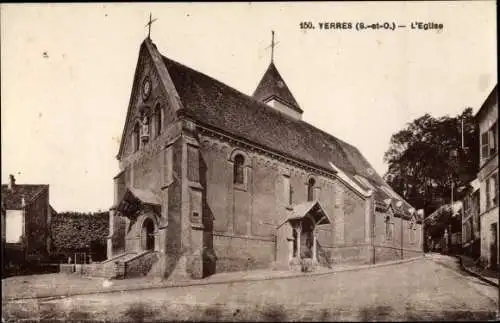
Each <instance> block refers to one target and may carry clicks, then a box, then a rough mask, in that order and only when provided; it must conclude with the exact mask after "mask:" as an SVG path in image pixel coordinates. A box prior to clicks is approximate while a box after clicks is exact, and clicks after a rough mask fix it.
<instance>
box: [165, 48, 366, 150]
mask: <svg viewBox="0 0 500 323" xmlns="http://www.w3.org/2000/svg"><path fill="white" fill-rule="evenodd" d="M162 56H163V57H164V58H165V59H167V60H169V61H171V62H173V63H175V64H178V65H180V66H182V67H185V68H188V69H190V70H191V71H193V72H195V73H198V74H201V75H203V76H205V77H207V78H209V79H211V80H213V81H215V82H217V83H219V84H222V85H224V86H225V87H227V88H229V89H231V90H233V91H235V92H238V93H239V94H243V95H245V96H246V98H248V99H250V100H252V101H253V102H255V103H257V104H258V105H259V106H261V107H262V108H265V109H266V111H269V112H272V113H275V114H279V115H280V116H281V115H284V116H287V115H286V114H284V113H281V112H279V111H277V110H276V109H273V108H272V107H270V106H268V105H267V104H265V103H264V102H262V101H259V100H257V99H255V98H254V97H252V96H250V95H248V94H246V93H244V92H242V91H240V90H238V89H236V88H234V87H232V86H231V85H228V84H226V83H224V82H222V81H219V80H217V79H215V78H214V77H212V76H210V75H207V74H205V73H203V72H200V71H198V70H195V69H193V68H191V67H189V66H187V65H184V64H182V63H179V62H178V61H176V60H173V59H171V58H168V57H166V56H164V55H162ZM167 70H168V68H167ZM288 119H289V120H290V121H293V122H297V123H302V124H305V125H307V126H309V127H311V128H314V130H317V131H320V132H321V133H322V134H323V135H326V136H329V137H332V138H334V139H336V140H338V141H340V142H341V143H342V144H345V145H347V146H350V147H352V148H354V149H357V148H356V147H355V146H353V145H351V144H349V143H347V142H346V141H344V140H342V139H339V138H338V137H336V136H334V135H332V134H330V133H328V132H326V131H325V130H322V129H320V128H318V127H317V126H314V125H312V124H311V123H309V122H307V121H304V120H301V119H295V118H290V117H289V118H288Z"/></svg>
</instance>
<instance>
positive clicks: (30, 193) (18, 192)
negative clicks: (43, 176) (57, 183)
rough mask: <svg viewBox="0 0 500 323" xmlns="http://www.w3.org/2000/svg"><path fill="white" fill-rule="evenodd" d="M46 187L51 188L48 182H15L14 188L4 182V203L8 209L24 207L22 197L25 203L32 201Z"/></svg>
mask: <svg viewBox="0 0 500 323" xmlns="http://www.w3.org/2000/svg"><path fill="white" fill-rule="evenodd" d="M44 189H47V190H48V189H49V185H46V184H39V185H38V184H15V185H14V186H13V188H12V189H9V186H8V185H6V184H2V200H3V201H2V203H3V204H4V205H3V206H4V208H5V209H6V210H20V209H22V199H23V197H24V202H25V204H28V203H30V202H31V201H32V200H33V199H34V198H35V197H36V196H37V195H38V194H39V193H40V192H42V191H43V190H44Z"/></svg>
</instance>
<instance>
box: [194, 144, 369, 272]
mask: <svg viewBox="0 0 500 323" xmlns="http://www.w3.org/2000/svg"><path fill="white" fill-rule="evenodd" d="M200 143H201V144H200V151H201V163H200V167H201V168H200V169H201V172H200V173H201V181H202V182H203V183H204V184H205V193H204V194H205V197H204V198H205V201H206V202H205V205H204V213H205V216H207V217H208V218H209V219H212V221H213V223H212V227H213V231H214V232H215V236H217V237H218V238H214V246H215V248H217V249H218V250H216V254H217V257H218V261H217V271H221V270H226V269H231V268H245V267H247V266H249V265H248V262H249V261H248V260H245V257H237V258H232V257H231V256H227V255H226V252H223V251H224V248H226V246H229V245H231V244H230V243H228V242H223V241H229V240H232V241H235V242H234V244H236V245H237V244H240V243H241V242H239V241H237V240H241V239H243V240H249V239H254V238H258V237H261V238H265V239H272V240H274V239H275V236H276V228H277V226H278V225H279V224H280V223H281V222H282V221H284V219H286V217H287V214H288V212H289V209H290V206H293V205H297V204H300V203H303V202H306V201H307V183H308V181H309V179H310V178H313V179H314V181H315V186H314V198H315V199H318V200H319V202H320V203H321V205H322V206H323V208H324V209H325V212H326V213H327V214H328V216H329V218H330V221H331V223H330V224H325V225H322V226H320V227H318V243H319V244H321V245H322V246H323V247H324V248H333V247H334V246H337V245H346V246H351V245H354V244H363V243H364V241H365V204H364V199H363V198H362V197H360V196H359V195H357V194H356V193H355V192H354V191H352V190H351V189H350V188H349V187H347V186H346V185H345V184H343V183H342V182H341V181H340V180H338V179H335V178H329V177H325V176H323V175H322V174H321V173H318V172H315V171H314V170H312V169H306V168H303V167H299V166H297V165H292V164H289V163H287V162H285V161H284V160H278V159H276V158H274V157H271V156H266V155H263V154H262V153H258V152H255V151H249V150H245V149H244V148H242V147H241V146H239V145H235V144H234V143H231V142H229V141H227V140H221V139H215V138H212V137H208V136H201V137H200ZM238 154H241V155H242V156H243V157H244V159H245V162H244V165H245V167H244V169H245V176H244V178H245V180H244V183H243V184H233V165H234V164H233V160H232V159H233V158H234V156H236V155H238ZM288 183H289V187H286V186H287V185H288ZM290 188H291V193H290V191H289V189H290ZM338 192H341V193H340V194H339V193H338ZM290 195H291V196H290ZM337 195H339V196H337ZM289 202H291V205H290V203H289ZM221 237H224V238H221ZM216 241H217V242H216ZM227 248H229V247H227ZM245 248H248V247H245ZM269 248H270V250H272V252H271V257H267V258H266V261H268V262H269V263H268V266H270V265H271V263H272V262H273V261H274V260H275V259H274V258H273V257H274V251H273V250H274V249H272V248H271V247H269ZM274 248H275V247H274ZM241 250H245V249H241ZM346 250H350V251H342V252H340V251H339V252H336V256H337V257H338V258H339V259H344V258H345V259H354V261H359V258H360V257H364V256H365V255H364V253H363V252H360V251H359V250H357V249H356V248H347V249H346ZM260 253H264V251H260ZM221 254H223V255H224V256H223V257H221V256H220V255H221ZM356 254H357V255H356ZM255 256H258V257H260V255H258V254H257V255H252V257H255ZM222 258H224V260H222ZM247 258H248V257H247ZM230 259H231V260H230ZM235 259H239V260H240V261H241V263H240V264H235V263H234V262H235V261H236V260H235ZM221 262H224V264H222V263H221ZM227 264H229V265H227Z"/></svg>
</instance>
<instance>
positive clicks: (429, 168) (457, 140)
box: [384, 108, 479, 215]
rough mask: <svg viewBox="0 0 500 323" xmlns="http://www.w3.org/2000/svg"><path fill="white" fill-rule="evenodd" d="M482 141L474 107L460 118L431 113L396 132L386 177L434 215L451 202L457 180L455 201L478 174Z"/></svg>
mask: <svg viewBox="0 0 500 323" xmlns="http://www.w3.org/2000/svg"><path fill="white" fill-rule="evenodd" d="M462 120H463V128H464V131H463V132H464V133H463V136H464V148H463V149H462ZM478 139H479V137H478V135H477V130H476V126H475V123H474V117H473V114H472V108H466V109H465V110H464V111H463V112H462V113H461V114H459V115H457V116H456V117H449V116H444V117H440V118H435V117H433V116H431V115H430V114H425V115H424V116H422V117H420V118H417V119H415V120H413V122H411V123H409V124H407V126H406V128H404V129H402V130H400V131H399V132H397V133H395V134H393V135H392V137H391V141H390V147H389V149H388V150H387V151H386V153H385V155H384V161H385V162H387V163H388V165H389V169H388V171H387V173H386V174H385V176H384V177H385V179H386V181H387V182H388V184H389V185H390V186H391V187H392V188H393V189H394V190H395V191H396V192H397V193H399V194H400V195H401V196H402V197H404V198H405V199H406V200H407V201H408V202H409V203H410V204H412V205H413V206H415V207H416V208H417V209H424V211H425V214H426V215H429V214H430V213H432V212H433V211H434V210H435V209H437V208H438V207H439V206H440V205H442V204H444V203H448V202H449V201H450V200H451V187H452V185H451V183H453V186H454V188H455V189H454V192H453V193H454V200H458V199H460V198H461V195H460V189H459V188H461V187H464V186H465V185H467V183H469V182H470V181H471V180H472V179H474V178H475V176H476V173H477V170H478V164H479V157H478V154H479V144H478Z"/></svg>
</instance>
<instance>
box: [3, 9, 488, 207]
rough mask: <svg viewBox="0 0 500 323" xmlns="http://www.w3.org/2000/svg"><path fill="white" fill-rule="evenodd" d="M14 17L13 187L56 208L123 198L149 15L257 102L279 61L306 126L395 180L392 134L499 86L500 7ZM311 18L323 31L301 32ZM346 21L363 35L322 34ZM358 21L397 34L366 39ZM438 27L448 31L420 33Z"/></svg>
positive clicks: (9, 122)
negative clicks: (390, 161) (123, 156)
mask: <svg viewBox="0 0 500 323" xmlns="http://www.w3.org/2000/svg"><path fill="white" fill-rule="evenodd" d="M0 9H1V17H0V18H1V22H0V24H1V25H0V27H1V35H0V36H1V38H0V39H1V150H2V168H1V170H2V183H7V181H8V176H9V174H14V175H15V177H16V182H17V183H19V184H23V183H26V184H49V185H50V203H51V205H52V206H53V207H54V208H55V209H56V210H57V211H67V210H75V211H84V212H91V211H97V210H107V209H109V207H110V206H111V205H112V203H113V180H112V179H113V177H114V176H115V175H116V174H117V173H118V161H117V160H116V155H117V153H118V148H119V143H120V137H121V133H122V129H123V126H124V122H125V116H126V112H127V108H128V103H129V99H130V93H131V86H132V81H133V76H134V72H135V67H136V63H137V59H138V54H139V46H140V44H141V42H142V41H143V40H144V38H145V37H147V28H146V27H145V24H146V23H147V21H148V19H149V13H150V12H151V13H152V14H153V18H157V21H155V22H154V23H153V25H152V29H151V39H152V40H153V42H154V43H155V44H156V45H157V47H158V49H159V51H160V52H161V53H162V54H163V55H165V56H167V57H169V58H171V59H174V60H176V61H179V62H181V63H183V64H185V65H187V66H189V67H192V68H194V69H196V70H198V71H200V72H203V73H205V74H207V75H209V76H212V77H214V78H216V79H218V80H220V81H222V82H224V83H226V84H228V85H230V86H232V87H234V88H236V89H238V90H240V91H242V92H244V93H246V94H249V95H251V94H252V93H253V91H254V89H255V87H256V86H257V84H258V82H259V80H260V78H261V77H262V75H263V73H264V72H265V70H266V68H267V66H268V65H269V62H270V54H271V51H270V49H269V48H267V47H268V46H269V44H270V43H271V30H274V31H275V40H276V41H277V42H278V44H277V45H276V48H275V53H274V62H275V65H276V67H277V68H278V70H279V72H280V73H281V75H282V76H283V78H284V80H285V82H286V83H287V85H288V87H289V88H290V90H291V92H292V93H293V95H294V96H295V98H296V100H297V101H298V103H299V105H300V106H301V108H302V110H304V114H303V120H304V121H306V122H308V123H310V124H312V125H314V126H316V127H317V128H320V129H322V130H324V131H326V132H328V133H330V134H332V135H334V136H336V137H338V138H340V139H342V140H344V141H346V142H348V143H350V144H353V145H355V146H356V147H358V148H359V150H360V151H361V152H362V153H363V155H364V156H365V157H366V158H367V159H368V161H369V162H370V163H371V164H372V165H373V167H374V168H375V170H376V171H377V172H378V173H379V174H381V175H383V174H384V173H385V171H386V170H387V165H386V164H385V163H384V162H383V155H384V152H385V151H386V150H387V149H388V147H389V141H390V138H391V135H392V134H393V133H395V132H397V131H399V130H400V129H402V128H404V127H405V125H406V124H407V123H408V122H411V121H412V120H414V119H415V118H418V117H419V116H422V115H424V114H425V113H430V114H432V115H434V116H443V115H450V116H454V115H457V114H459V113H460V112H461V111H462V110H463V109H465V108H466V107H472V108H473V109H474V112H476V111H477V110H478V109H479V108H480V106H481V104H482V103H483V102H484V100H485V99H486V97H487V96H488V94H489V93H490V91H491V90H492V88H493V87H494V85H495V84H496V82H497V74H496V71H497V65H496V64H497V61H496V57H497V52H496V50H497V46H496V7H495V1H471V2H468V1H459V2H452V1H446V2H434V1H433V2H368V3H366V2H365V3H362V2H315V3H303V2H294V3H286V2H283V3H278V2H272V3H242V2H240V3H154V4H151V3H150V4H148V3H133V4H125V3H121V4H111V3H107V4H99V3H92V4H90V3H86V4H69V3H68V4H22V5H17V4H10V5H5V4H2V5H0ZM301 22H306V23H307V22H311V23H312V24H313V26H314V27H315V29H301V26H300V24H301ZM325 22H328V23H330V22H334V23H336V22H346V23H349V22H350V23H351V24H352V25H353V29H344V30H340V29H328V30H326V29H321V28H320V26H319V23H325ZM357 22H364V23H365V24H368V23H374V22H380V23H383V22H391V23H392V22H394V23H395V24H396V25H399V24H402V25H407V27H406V28H401V29H396V30H363V31H357V30H356V29H355V25H356V23H357ZM412 22H413V23H414V24H415V23H416V22H425V23H426V22H434V23H437V24H442V25H443V29H442V30H435V29H434V30H418V29H410V26H411V23H412Z"/></svg>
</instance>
